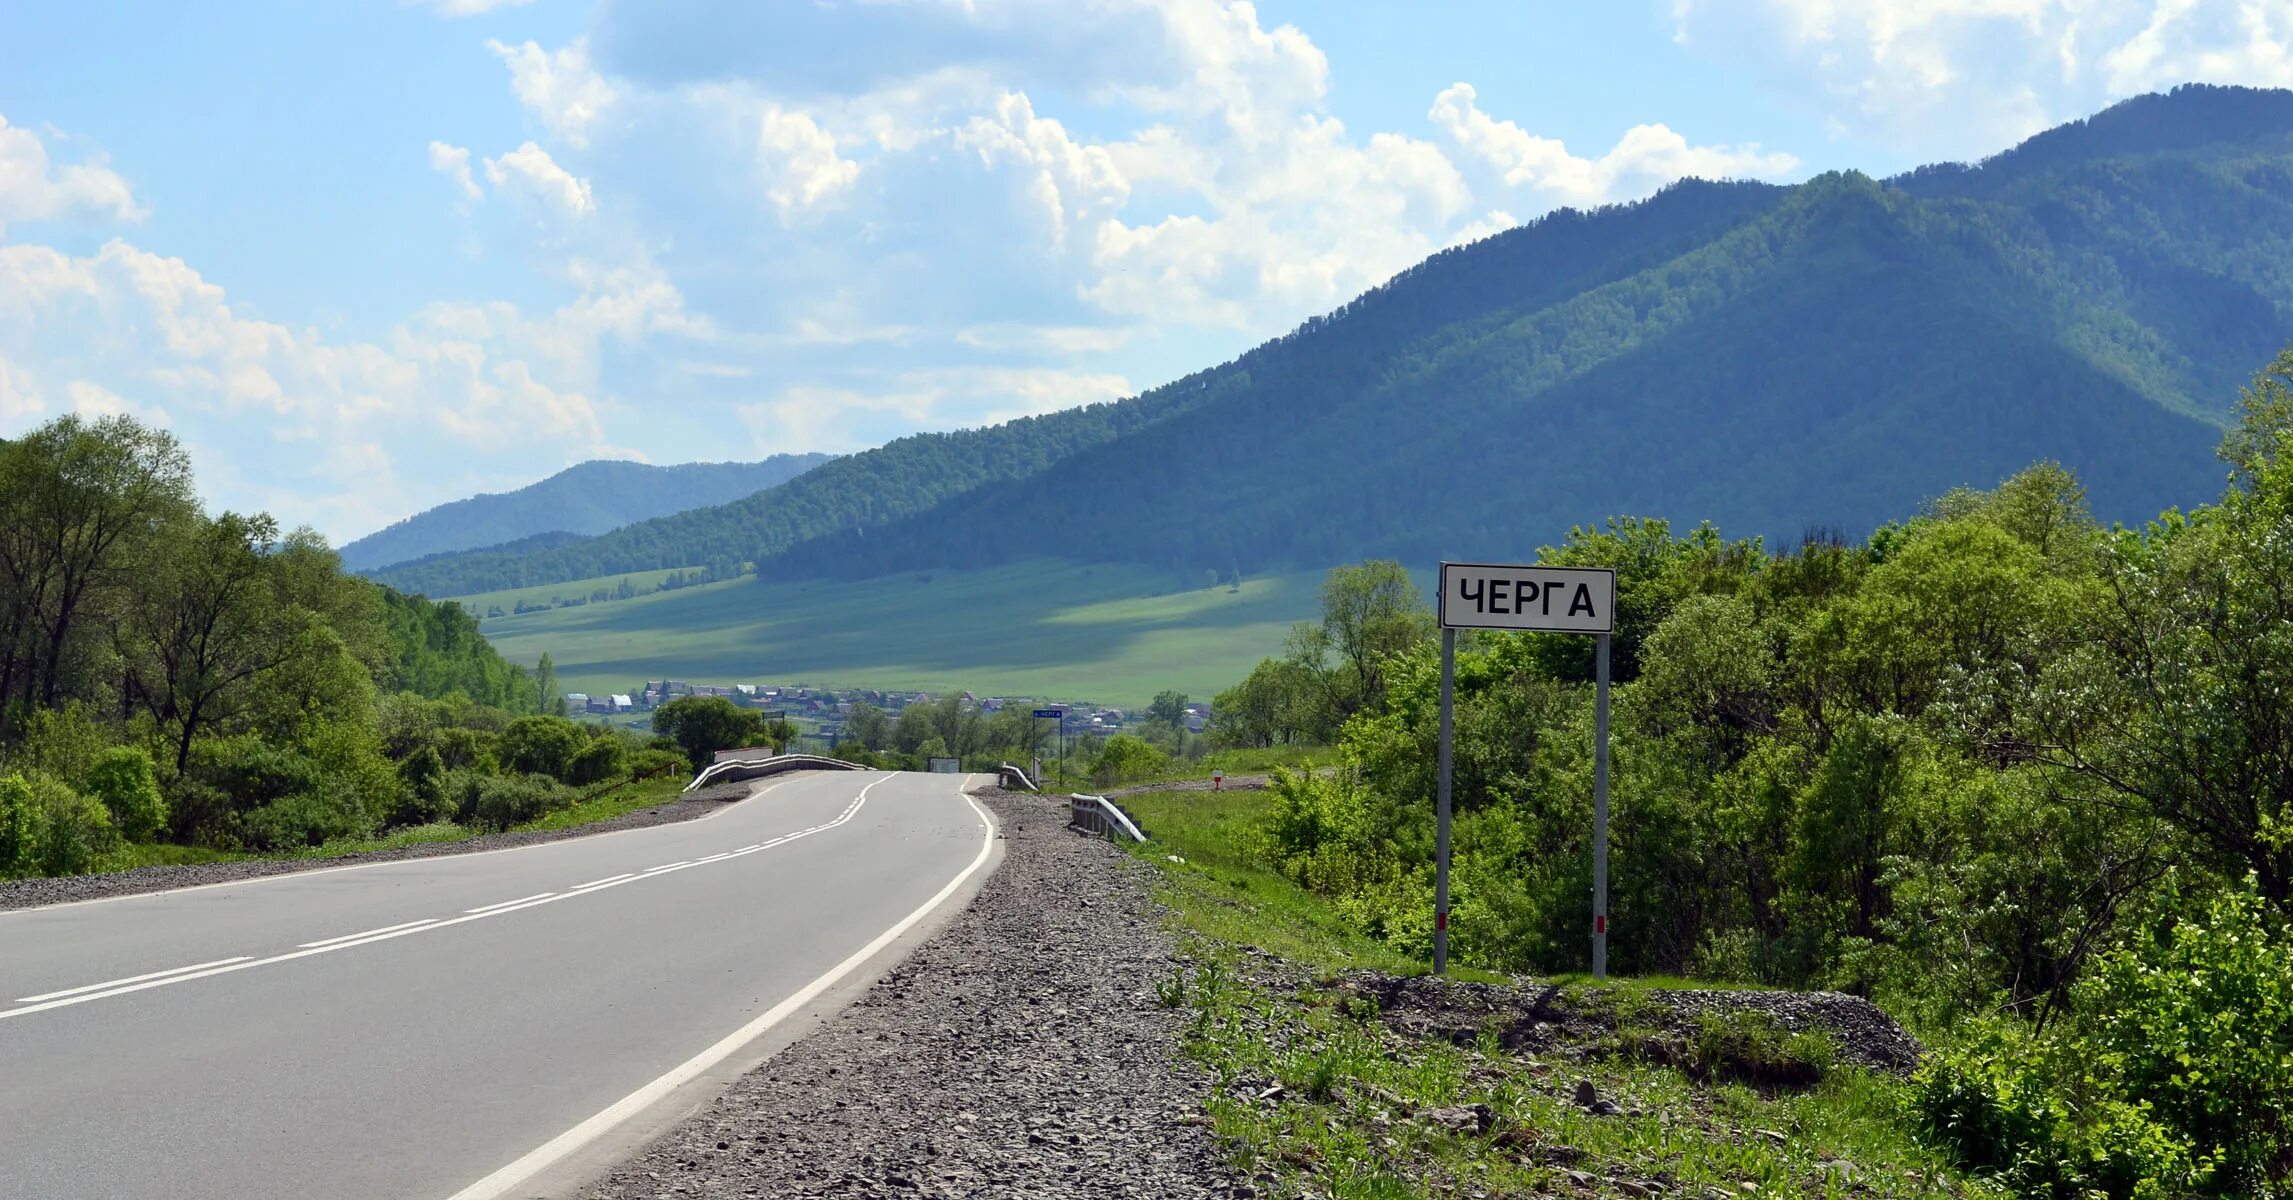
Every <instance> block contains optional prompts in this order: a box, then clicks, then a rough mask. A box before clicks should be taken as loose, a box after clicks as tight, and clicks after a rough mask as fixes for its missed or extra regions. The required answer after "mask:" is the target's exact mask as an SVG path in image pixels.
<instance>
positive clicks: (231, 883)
mask: <svg viewBox="0 0 2293 1200" xmlns="http://www.w3.org/2000/svg"><path fill="white" fill-rule="evenodd" d="M840 774H844V772H841V771H796V772H791V773H789V774H787V775H783V776H781V777H779V778H777V779H774V780H773V781H772V782H771V783H768V784H766V785H764V786H763V787H760V788H758V789H756V790H755V791H753V792H750V793H749V794H748V795H747V796H745V797H743V798H741V799H739V800H735V801H733V802H732V803H730V804H727V805H725V806H724V807H723V808H720V809H718V810H716V811H715V812H713V813H710V814H709V815H707V816H705V817H694V818H693V819H692V820H690V821H673V822H671V823H669V824H667V825H640V826H638V827H636V828H634V829H608V830H606V831H605V832H603V833H585V834H583V835H581V837H580V838H578V839H576V838H559V839H557V840H556V841H550V842H528V843H526V844H525V845H523V846H504V847H502V848H501V849H499V850H470V851H466V852H464V853H460V854H430V855H424V856H423V857H420V858H394V859H391V860H390V861H388V862H369V863H352V864H350V865H349V866H346V867H320V868H318V869H317V870H315V871H281V872H279V873H278V874H276V875H261V876H257V877H256V878H253V879H226V880H224V881H223V882H221V883H195V884H192V885H191V886H189V887H179V888H163V889H161V890H159V891H156V892H131V893H129V894H128V895H125V896H96V897H93V898H91V899H87V900H65V901H62V902H60V903H56V904H39V905H34V906H32V907H29V908H11V909H0V921H5V920H7V919H8V918H10V917H21V916H26V915H29V914H32V913H44V912H54V911H56V910H57V909H59V908H78V907H80V906H82V905H87V904H119V903H122V902H125V901H129V900H150V899H152V898H154V897H159V896H176V895H181V894H182V893H184V892H204V891H211V890H213V889H215V888H230V887H248V886H250V885H252V884H258V883H280V882H283V881H286V880H291V879H309V878H310V877H312V876H314V875H338V874H340V873H342V872H344V871H372V870H374V869H375V868H377V867H403V866H406V865H407V864H409V863H420V864H423V865H425V866H435V865H437V861H438V860H439V859H447V858H452V859H468V858H484V857H486V856H487V855H489V854H517V853H520V852H522V851H527V850H541V849H546V848H548V847H550V846H555V845H557V844H558V843H559V842H568V841H589V840H591V839H595V838H609V837H625V836H627V835H629V834H632V833H649V832H651V831H653V830H657V829H689V828H691V827H692V826H695V825H698V824H700V823H701V822H703V821H714V820H716V819H717V818H718V817H721V816H723V815H725V814H726V813H729V812H731V811H732V810H734V809H736V808H739V807H740V806H741V805H743V804H746V803H748V802H749V801H750V800H754V799H756V798H757V797H758V796H761V795H763V794H765V793H766V792H769V791H772V790H773V789H774V788H777V787H780V786H781V785H782V784H788V783H796V782H799V781H801V780H805V779H811V778H815V777H818V776H827V775H840Z"/></svg>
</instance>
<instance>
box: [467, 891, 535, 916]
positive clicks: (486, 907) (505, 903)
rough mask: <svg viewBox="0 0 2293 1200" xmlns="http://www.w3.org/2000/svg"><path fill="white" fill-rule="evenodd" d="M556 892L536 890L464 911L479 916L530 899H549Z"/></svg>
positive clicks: (515, 905) (511, 906)
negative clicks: (513, 898) (530, 893)
mask: <svg viewBox="0 0 2293 1200" xmlns="http://www.w3.org/2000/svg"><path fill="white" fill-rule="evenodd" d="M556 894H557V893H556V892H535V893H534V894H533V895H531V896H520V897H518V898H517V899H515V900H504V901H502V902H501V903H499V904H481V905H479V906H478V907H476V908H465V909H463V910H462V911H463V912H466V913H469V914H470V915H472V916H477V915H479V914H482V913H490V912H492V911H494V910H495V909H497V908H515V907H517V906H518V905H520V904H525V903H527V902H529V901H533V900H547V899H549V898H550V897H551V896H554V895H556Z"/></svg>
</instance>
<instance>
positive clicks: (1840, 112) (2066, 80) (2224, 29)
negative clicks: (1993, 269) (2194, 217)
mask: <svg viewBox="0 0 2293 1200" xmlns="http://www.w3.org/2000/svg"><path fill="white" fill-rule="evenodd" d="M1673 11H1674V18H1675V29H1676V38H1677V40H1678V41H1680V42H1681V43H1682V44H1684V45H1687V46H1689V47H1690V48H1693V49H1700V50H1703V51H1705V52H1707V53H1709V54H1711V55H1713V56H1714V57H1724V58H1727V59H1730V60H1748V61H1754V62H1759V63H1761V64H1763V66H1764V67H1765V68H1766V69H1767V70H1768V71H1769V72H1770V73H1771V74H1773V75H1775V76H1777V77H1778V78H1780V79H1781V80H1782V81H1783V82H1785V84H1786V85H1787V86H1790V87H1793V88H1794V89H1800V88H1807V89H1810V90H1812V91H1813V93H1814V94H1815V95H1817V96H1819V97H1821V98H1822V99H1823V100H1824V101H1825V102H1826V103H1827V104H1828V106H1829V107H1830V109H1831V114H1832V116H1833V118H1834V119H1835V120H1837V121H1838V122H1839V124H1840V126H1841V127H1842V128H1843V129H1847V130H1853V131H1864V132H1876V133H1880V134H1883V135H1886V136H1889V137H1891V138H1892V139H1894V140H1895V141H1897V142H1898V143H1899V144H1901V145H1903V146H1905V147H1906V148H1907V149H1910V150H1913V151H1915V152H1920V153H1947V154H1955V155H1962V156H1968V157H1972V156H1974V155H1976V154H1979V153H1982V152H1984V151H1988V150H1995V149H1997V148H1999V147H2000V146H2001V145H2003V144H2005V143H2007V142H2009V141H2012V140H2014V139H2017V138H2020V137H2023V136H2027V135H2029V134H2031V133H2035V132H2037V131H2038V130H2040V129H2042V128H2044V127H2046V126H2048V125H2051V124H2055V123H2057V122H2060V121H2062V120H2066V119H2068V118H2071V117H2076V116H2083V115H2085V114H2086V113H2088V112H2091V111H2093V110H2094V109H2096V108H2099V107H2101V106H2103V105H2105V104H2107V103H2109V102H2110V101H2113V100H2118V99H2123V98H2125V97H2127V96H2131V95H2135V94H2138V93H2141V92H2146V91H2152V90H2156V89H2159V88H2163V87H2168V86H2171V85H2173V84H2177V83H2189V82H2201V83H2238V84H2250V85H2254V86H2269V87H2284V86H2288V85H2293V0H1674V8H1673Z"/></svg>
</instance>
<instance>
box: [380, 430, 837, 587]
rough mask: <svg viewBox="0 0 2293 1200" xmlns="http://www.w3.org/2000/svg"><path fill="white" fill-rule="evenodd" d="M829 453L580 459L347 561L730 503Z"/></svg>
mask: <svg viewBox="0 0 2293 1200" xmlns="http://www.w3.org/2000/svg"><path fill="white" fill-rule="evenodd" d="M828 459H829V456H828V455H825V454H775V455H773V456H772V457H770V458H767V459H765V460H764V461H763V462H752V463H680V464H678V465H676V466H668V467H657V466H653V465H652V464H650V463H639V462H618V461H607V460H603V459H600V460H597V461H594V462H585V463H579V464H576V465H574V466H570V467H567V468H566V469H564V470H562V471H559V472H558V473H557V474H555V475H552V476H550V477H549V478H547V479H544V480H542V481H541V482H539V483H535V484H530V485H528V486H526V487H522V488H519V489H518V490H516V491H514V492H499V493H487V494H484V495H478V496H472V497H470V498H469V499H467V500H456V501H454V502H452V503H450V504H441V505H439V506H438V507H436V508H433V509H430V510H428V511H425V512H419V513H416V514H414V515H413V516H411V517H408V518H406V519H405V520H403V521H400V522H398V523H397V524H395V525H391V526H389V527H388V528H385V529H381V530H377V531H376V532H374V533H370V534H368V535H366V536H365V537H362V538H359V539H358V540H357V541H354V542H351V543H350V544H349V545H346V546H344V547H343V548H342V550H341V554H342V561H343V565H344V566H346V567H349V568H350V569H351V570H354V571H365V570H371V569H373V568H376V567H386V566H391V565H394V564H397V563H404V562H410V561H412V560H414V559H418V558H427V557H431V556H434V555H438V554H444V553H449V552H452V551H457V550H474V549H478V548H481V547H489V546H502V545H503V544H504V543H507V542H516V541H520V540H522V539H525V538H528V537H531V536H533V535H535V534H543V533H567V534H590V535H594V534H600V533H605V532H608V531H610V530H614V529H619V528H621V527H622V526H624V525H627V524H629V523H631V522H633V521H643V520H647V519H649V518H652V517H660V516H667V515H668V514H670V513H679V512H684V511H686V510H688V509H695V508H712V507H715V506H716V505H720V504H729V503H731V502H732V501H735V500H738V499H740V498H741V497H743V496H748V495H753V494H754V493H757V492H760V491H763V490H764V489H766V488H769V487H774V486H776V485H779V484H782V483H786V482H788V481H789V480H791V479H794V478H796V477H797V476H798V475H802V474H803V473H804V472H806V471H809V470H811V469H812V468H814V467H817V466H819V465H820V464H821V463H824V462H827V461H828ZM568 540H570V539H568ZM523 548H524V549H533V548H534V547H531V546H528V547H523Z"/></svg>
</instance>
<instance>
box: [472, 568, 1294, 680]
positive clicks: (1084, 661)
mask: <svg viewBox="0 0 2293 1200" xmlns="http://www.w3.org/2000/svg"><path fill="white" fill-rule="evenodd" d="M1321 581H1322V576H1321V573H1320V572H1306V573H1300V574H1295V575H1276V576H1268V577H1265V578H1259V579H1251V580H1247V581H1245V582H1244V584H1243V585H1242V588H1241V590H1240V591H1235V590H1233V589H1231V588H1229V587H1225V586H1218V587H1206V586H1204V585H1203V580H1202V578H1201V577H1200V576H1199V575H1189V576H1186V577H1184V578H1181V577H1180V576H1179V575H1177V574H1175V573H1171V572H1157V571H1153V570H1149V569H1146V568H1142V567H1130V566H1109V565H1097V566H1092V565H1085V564H1079V563H1071V562H1055V561H1037V562H1030V563H1021V564H1016V565H1012V566H1007V567H997V568H994V569H992V570H982V571H927V572H915V573H910V574H903V575H893V576H886V577H883V578H880V579H872V580H863V581H859V582H828V581H821V580H807V581H802V582H767V581H760V580H756V579H738V580H729V581H726V582H724V583H713V584H708V585H706V586H703V587H695V588H681V589H678V590H676V591H668V592H656V593H654V594H652V595H650V596H640V597H638V598H636V599H633V600H618V601H614V602H612V603H609V604H591V605H585V606H583V607H579V608H559V609H552V610H550V611H548V612H538V613H527V614H525V615H523V616H507V617H501V618H498V619H495V620H489V621H487V622H486V623H485V632H486V637H487V638H488V639H489V640H490V641H492V642H493V644H494V645H495V646H496V647H498V648H500V650H501V651H502V653H503V654H505V655H507V656H508V657H509V658H510V659H511V660H512V661H515V662H520V663H526V664H529V665H530V664H532V663H534V662H536V661H538V660H539V659H540V658H541V655H542V654H543V652H545V651H546V652H547V653H548V654H549V656H550V659H551V661H552V662H553V663H555V664H556V667H557V678H558V686H559V687H560V688H561V689H562V690H565V691H569V692H590V693H596V692H612V691H627V690H628V689H629V688H630V687H631V686H632V685H634V684H635V683H636V682H637V681H638V680H642V679H647V678H653V679H659V678H662V677H664V676H667V677H673V678H678V679H691V680H695V681H700V682H715V683H751V682H754V683H766V682H771V683H788V684H797V683H801V684H806V685H810V686H815V687H880V688H899V689H916V690H922V691H930V692H935V693H937V692H944V691H949V690H955V689H966V688H967V689H970V690H972V691H974V692H977V693H979V694H981V695H998V694H999V695H1018V696H1028V695H1032V696H1058V697H1062V698H1071V699H1090V700H1097V701H1101V702H1104V703H1110V704H1118V705H1122V706H1125V707H1132V706H1143V705H1144V704H1145V703H1146V701H1147V700H1149V699H1151V698H1152V697H1153V696H1154V694H1155V693H1156V692H1159V691H1162V690H1164V689H1169V688H1175V689H1178V690H1180V691H1183V692H1186V693H1187V694H1189V695H1191V696H1194V697H1197V698H1203V699H1207V698H1208V697H1210V696H1211V695H1213V694H1214V693H1216V692H1218V691H1221V690H1223V689H1225V688H1228V687H1231V686H1233V684H1234V683H1236V682H1237V681H1239V680H1240V679H1241V678H1242V677H1243V676H1244V675H1246V674H1248V673H1249V671H1250V668H1251V667H1253V666H1255V665H1257V662H1258V660H1259V659H1261V658H1264V657H1266V656H1268V655H1270V654H1277V653H1279V652H1280V651H1281V647H1282V639H1283V637H1284V636H1285V635H1287V634H1288V632H1289V629H1290V626H1291V625H1292V624H1294V623H1295V622H1297V621H1300V620H1305V619H1308V618H1311V617H1313V616H1315V615H1316V614H1317V613H1318V612H1319V611H1320V609H1319V606H1320V591H1319V589H1320V587H1321ZM529 590H531V589H529ZM541 590H547V589H541ZM505 607H506V606H505Z"/></svg>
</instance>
